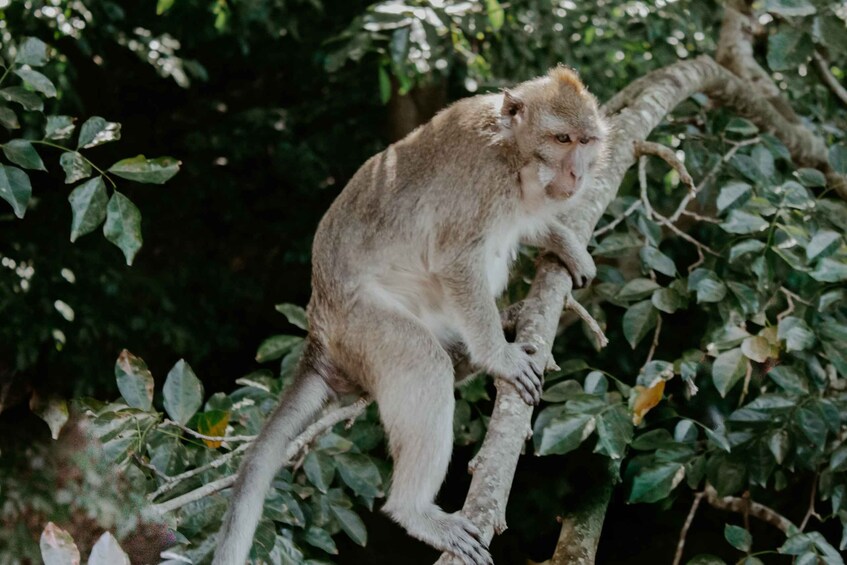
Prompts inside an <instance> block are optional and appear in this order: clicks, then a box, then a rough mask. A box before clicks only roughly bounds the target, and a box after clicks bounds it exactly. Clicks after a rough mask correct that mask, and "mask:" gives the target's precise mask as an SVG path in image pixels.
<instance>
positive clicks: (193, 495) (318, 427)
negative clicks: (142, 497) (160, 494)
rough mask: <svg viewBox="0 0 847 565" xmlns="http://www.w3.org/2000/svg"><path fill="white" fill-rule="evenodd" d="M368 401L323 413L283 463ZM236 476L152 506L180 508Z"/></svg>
mask: <svg viewBox="0 0 847 565" xmlns="http://www.w3.org/2000/svg"><path fill="white" fill-rule="evenodd" d="M370 403H371V401H370V400H369V399H367V398H364V397H363V398H360V399H359V400H357V401H356V402H354V403H353V404H348V405H347V406H342V407H340V408H337V409H335V410H332V411H330V412H329V413H327V414H326V415H324V416H323V417H322V418H321V419H320V420H318V421H317V422H315V423H314V424H312V425H311V426H309V427H308V428H306V430H305V431H304V432H303V433H301V434H300V435H299V436H297V437H296V438H295V439H294V441H292V442H291V443H290V444H289V445H288V446H287V447H286V448H285V453H284V454H283V456H282V461H283V465H286V464H288V462H289V461H291V460H292V459H293V458H294V457H295V456H296V455H297V454H298V453H299V452H300V450H302V449H304V448H305V447H306V446H307V445H309V444H311V443H312V442H313V441H314V440H315V439H316V438H317V437H318V436H320V435H321V434H322V433H324V432H326V431H327V430H329V429H330V428H332V427H333V426H335V424H338V423H339V422H343V421H345V420H347V421H348V422H352V421H354V420H355V419H356V418H357V417H358V416H359V414H361V413H362V412H364V411H365V408H367V406H368V405H369V404H370ZM232 453H234V452H232ZM228 455H229V454H228ZM236 478H237V475H230V476H227V477H223V478H221V479H218V480H217V481H213V482H211V483H207V484H205V485H203V486H202V487H200V488H197V489H194V490H192V491H189V492H187V493H185V494H183V495H181V496H178V497H176V498H172V499H171V500H168V501H165V502H161V503H159V504H154V505H153V506H152V508H153V510H155V511H157V512H159V513H160V514H162V515H163V514H167V513H168V512H173V511H174V510H176V509H177V508H181V507H183V506H185V505H186V504H189V503H191V502H194V501H195V500H200V499H201V498H203V497H205V496H209V495H210V494H214V493H216V492H218V491H221V490H223V489H225V488H227V487H230V486H232V485H233V484H234V483H235V480H236Z"/></svg>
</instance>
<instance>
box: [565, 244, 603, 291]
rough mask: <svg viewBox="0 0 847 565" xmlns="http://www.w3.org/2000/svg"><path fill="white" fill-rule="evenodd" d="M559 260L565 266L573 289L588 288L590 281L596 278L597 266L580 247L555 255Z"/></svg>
mask: <svg viewBox="0 0 847 565" xmlns="http://www.w3.org/2000/svg"><path fill="white" fill-rule="evenodd" d="M556 256H557V257H558V258H559V260H560V261H561V262H562V263H564V264H565V267H567V269H568V272H569V273H570V274H571V279H573V287H574V288H583V287H586V286H588V284H589V283H590V282H591V280H592V279H593V278H594V277H595V276H597V266H596V265H595V264H594V258H593V257H591V254H590V253H588V250H586V249H583V248H582V247H576V248H574V249H569V250H568V252H567V253H560V254H557V255H556Z"/></svg>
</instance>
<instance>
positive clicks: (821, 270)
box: [809, 257, 847, 282]
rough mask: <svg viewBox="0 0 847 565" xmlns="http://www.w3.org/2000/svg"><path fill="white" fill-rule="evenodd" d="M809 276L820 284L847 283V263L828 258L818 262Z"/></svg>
mask: <svg viewBox="0 0 847 565" xmlns="http://www.w3.org/2000/svg"><path fill="white" fill-rule="evenodd" d="M809 276H811V277H812V278H813V279H815V280H816V281H820V282H840V281H847V262H845V261H843V260H842V261H837V260H835V259H831V258H829V257H826V258H824V259H821V260H820V261H818V264H817V265H816V266H815V268H814V269H812V271H811V272H810V273H809Z"/></svg>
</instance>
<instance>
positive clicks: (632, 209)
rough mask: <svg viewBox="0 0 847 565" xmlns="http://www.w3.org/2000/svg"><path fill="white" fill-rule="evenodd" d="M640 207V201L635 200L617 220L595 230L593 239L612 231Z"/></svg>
mask: <svg viewBox="0 0 847 565" xmlns="http://www.w3.org/2000/svg"><path fill="white" fill-rule="evenodd" d="M640 207H641V201H640V200H636V201H635V202H633V203H632V204H630V205H629V208H627V209H626V210H624V213H623V214H621V215H620V216H618V217H617V218H615V219H614V220H612V221H611V222H609V223H608V224H606V225H605V226H603V227H602V228H600V229H598V230H595V231H594V237H599V236H601V235H603V234H604V233H606V232H610V231H612V230H613V229H615V228H616V227H618V224H620V223H621V222H623V221H624V220H626V219H627V218H628V217H630V216H632V214H633V213H634V212H635V211H636V210H638V209H639V208H640Z"/></svg>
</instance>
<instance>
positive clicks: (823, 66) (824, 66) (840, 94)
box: [812, 51, 847, 106]
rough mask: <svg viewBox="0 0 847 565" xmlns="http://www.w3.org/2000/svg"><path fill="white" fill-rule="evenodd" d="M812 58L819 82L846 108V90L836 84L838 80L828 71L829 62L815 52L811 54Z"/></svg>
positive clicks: (839, 84) (838, 83)
mask: <svg viewBox="0 0 847 565" xmlns="http://www.w3.org/2000/svg"><path fill="white" fill-rule="evenodd" d="M812 58H813V59H814V60H815V68H816V69H817V70H818V74H819V75H820V76H821V80H823V82H824V83H825V84H826V85H827V86H828V87H829V89H830V90H831V91H832V93H833V94H835V97H836V98H838V99H839V100H841V103H842V104H844V105H845V106H847V88H844V86H842V84H841V83H840V82H838V79H836V78H835V77H834V76H833V75H832V71H830V70H829V61H827V60H826V59H825V58H824V56H823V55H821V54H820V53H819V52H817V51H815V52H814V53H813V54H812Z"/></svg>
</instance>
